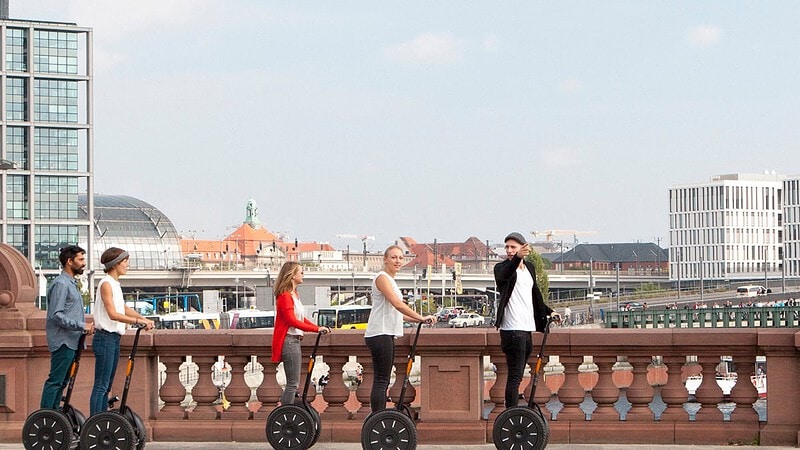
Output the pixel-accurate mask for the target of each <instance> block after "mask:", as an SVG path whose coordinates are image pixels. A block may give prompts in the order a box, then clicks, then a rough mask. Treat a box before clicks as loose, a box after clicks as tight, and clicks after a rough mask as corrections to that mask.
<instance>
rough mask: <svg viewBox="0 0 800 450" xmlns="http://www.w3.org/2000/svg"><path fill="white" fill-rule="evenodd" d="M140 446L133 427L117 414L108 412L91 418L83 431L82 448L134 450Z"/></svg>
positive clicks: (84, 425)
mask: <svg viewBox="0 0 800 450" xmlns="http://www.w3.org/2000/svg"><path fill="white" fill-rule="evenodd" d="M138 445H139V439H138V437H137V435H136V430H134V429H133V425H132V424H131V423H130V421H129V420H128V419H127V418H125V417H123V416H121V415H120V414H118V413H116V412H111V411H106V412H102V413H98V414H95V415H93V416H91V417H89V418H88V419H87V420H86V423H85V424H83V429H82V430H81V448H90V449H93V450H111V449H114V450H133V449H135V448H137V446H138Z"/></svg>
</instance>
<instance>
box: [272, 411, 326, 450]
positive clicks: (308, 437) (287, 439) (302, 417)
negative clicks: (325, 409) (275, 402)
mask: <svg viewBox="0 0 800 450" xmlns="http://www.w3.org/2000/svg"><path fill="white" fill-rule="evenodd" d="M266 433H267V441H268V442H269V443H270V445H272V448H275V449H278V450H289V449H301V450H304V449H307V448H309V447H311V445H313V444H312V441H313V439H314V435H315V434H316V433H317V430H316V426H315V421H314V418H313V417H312V416H311V413H309V412H308V411H306V410H305V408H303V407H301V406H297V405H283V406H279V407H277V408H275V409H274V410H273V411H272V412H271V413H270V414H269V417H267V427H266ZM317 437H319V436H317Z"/></svg>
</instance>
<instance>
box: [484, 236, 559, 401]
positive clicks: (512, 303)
mask: <svg viewBox="0 0 800 450" xmlns="http://www.w3.org/2000/svg"><path fill="white" fill-rule="evenodd" d="M505 248H506V257H507V259H506V260H505V261H503V262H501V263H497V264H496V265H495V266H494V280H495V283H496V284H497V290H498V291H499V292H500V301H499V303H498V305H497V319H496V320H495V323H494V325H495V327H497V328H499V329H500V348H501V349H502V350H503V353H505V355H506V363H507V364H508V379H507V380H506V408H509V407H512V406H517V404H518V403H519V384H520V382H521V381H522V374H523V373H524V371H525V364H526V363H527V361H528V358H529V357H530V355H531V352H532V351H533V342H532V340H531V332H532V331H538V332H540V333H542V332H544V329H545V327H546V326H547V318H548V316H550V315H552V316H553V318H554V319H555V320H558V319H560V317H559V315H558V313H555V312H553V310H552V309H551V308H550V307H548V306H547V305H545V303H544V298H543V297H542V293H541V291H540V290H539V286H538V285H537V284H536V270H535V269H534V267H533V264H532V263H531V262H530V261H527V260H525V257H526V256H528V255H529V254H530V253H531V249H530V247H529V246H528V244H527V242H525V238H524V237H523V236H522V235H521V234H520V233H517V232H514V233H511V234H509V235H508V236H506V239H505Z"/></svg>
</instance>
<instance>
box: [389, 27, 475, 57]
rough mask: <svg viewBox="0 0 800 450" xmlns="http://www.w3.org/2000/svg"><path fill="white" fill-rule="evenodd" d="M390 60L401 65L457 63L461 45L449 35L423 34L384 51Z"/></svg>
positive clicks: (461, 51) (461, 52) (460, 55)
mask: <svg viewBox="0 0 800 450" xmlns="http://www.w3.org/2000/svg"><path fill="white" fill-rule="evenodd" d="M385 54H386V56H388V57H389V58H390V59H392V60H394V61H397V62H401V63H440V64H449V63H453V62H456V61H459V60H460V59H461V57H462V54H463V50H462V45H461V43H460V42H459V41H458V40H457V39H456V38H455V37H454V36H452V35H451V34H449V33H439V34H437V33H423V34H420V35H419V36H417V37H415V38H414V39H412V40H410V41H408V42H404V43H402V44H399V45H396V46H394V47H391V48H389V49H387V50H386V51H385Z"/></svg>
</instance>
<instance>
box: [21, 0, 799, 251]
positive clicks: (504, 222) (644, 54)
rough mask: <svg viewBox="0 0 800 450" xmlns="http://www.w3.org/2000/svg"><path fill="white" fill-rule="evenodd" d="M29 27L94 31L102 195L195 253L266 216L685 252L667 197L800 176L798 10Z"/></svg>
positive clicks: (388, 10)
mask: <svg viewBox="0 0 800 450" xmlns="http://www.w3.org/2000/svg"><path fill="white" fill-rule="evenodd" d="M10 17H11V18H14V19H31V20H46V21H64V22H74V23H76V24H77V25H78V26H81V27H91V28H93V29H94V106H95V117H94V119H95V131H94V137H95V191H96V192H97V193H103V194H121V195H130V196H133V197H136V198H139V199H141V200H143V201H145V202H148V203H150V204H152V205H154V206H155V207H157V208H159V209H160V210H162V211H163V212H164V213H166V214H167V215H168V217H169V218H170V219H171V220H172V221H173V223H174V224H175V226H176V228H177V229H178V230H179V231H180V232H181V233H183V234H187V235H189V234H193V235H195V236H197V237H198V238H208V239H220V238H222V237H223V236H225V235H227V234H229V233H230V232H231V231H232V230H233V229H234V227H238V226H239V225H240V224H241V223H242V222H243V221H244V218H245V208H246V205H247V201H248V199H250V198H253V199H255V200H256V202H257V203H258V206H259V217H260V219H261V222H262V224H263V225H264V226H266V227H267V228H268V229H269V230H271V231H274V232H278V233H282V232H283V233H286V234H287V236H288V238H289V239H290V240H293V239H295V238H297V239H299V240H301V241H321V242H330V243H331V244H332V245H334V246H335V247H337V248H344V246H345V245H347V244H350V245H351V248H352V247H353V245H354V244H355V245H360V242H359V241H357V240H345V239H337V238H336V235H337V234H357V235H362V234H363V235H371V236H375V237H376V241H375V242H374V244H373V250H376V251H378V250H380V249H382V248H383V247H385V246H386V245H388V244H390V243H391V242H392V241H393V240H394V239H396V238H397V237H398V236H410V237H413V238H414V239H416V240H417V241H419V242H432V241H433V240H434V239H438V240H439V241H440V242H461V241H464V240H466V239H467V238H468V237H469V236H477V237H478V238H480V239H482V240H486V239H488V240H490V242H498V241H501V240H502V238H503V237H504V236H505V235H506V234H507V233H508V232H509V231H512V230H516V231H520V232H523V233H524V234H525V235H526V237H529V238H533V236H532V235H530V231H532V230H551V229H566V230H581V231H587V232H588V231H593V232H595V233H593V234H586V235H583V236H579V237H580V239H581V241H582V242H591V243H605V242H631V241H637V240H638V241H642V242H656V241H657V240H658V239H659V238H660V242H661V244H662V246H667V244H668V208H669V204H668V190H669V187H670V186H674V185H682V184H688V183H700V182H704V181H707V180H708V179H709V177H710V176H713V175H719V174H727V173H763V172H764V171H765V170H769V171H772V170H774V171H776V172H777V173H778V174H784V175H794V174H797V173H800V169H799V168H800V148H798V147H800V145H798V143H800V127H798V126H797V125H796V123H797V117H800V85H798V83H797V80H796V74H797V73H800V55H797V50H796V43H797V42H800V28H798V27H797V26H796V24H797V23H800V3H797V2H792V1H769V2H745V1H724V2H723V1H700V2H697V1H675V2H623V1H606V2H593V1H564V2H539V1H531V2H512V3H508V2H474V3H472V2H455V1H442V2H420V1H407V2H366V1H354V2H346V3H339V2H309V1H291V2H290V1H270V2H258V1H252V0H228V1H225V2H217V1H211V0H158V1H157V0H139V1H136V2H132V1H114V2H108V1H100V0H91V1H90V0H58V1H56V0H24V1H23V0H11V2H10ZM557 238H558V240H560V239H563V240H564V241H571V239H572V236H559V237H557ZM537 239H541V238H537ZM555 239H556V238H555V237H554V240H555Z"/></svg>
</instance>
